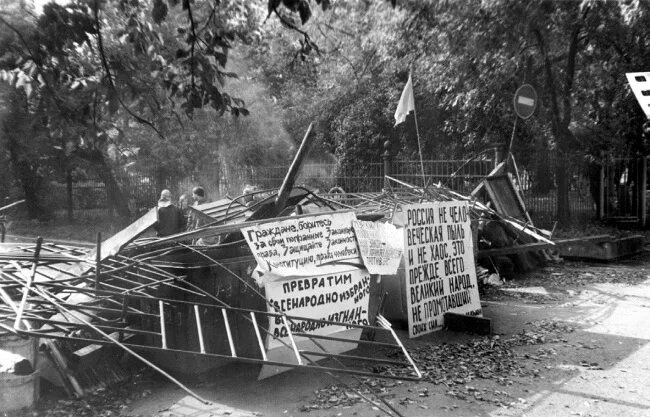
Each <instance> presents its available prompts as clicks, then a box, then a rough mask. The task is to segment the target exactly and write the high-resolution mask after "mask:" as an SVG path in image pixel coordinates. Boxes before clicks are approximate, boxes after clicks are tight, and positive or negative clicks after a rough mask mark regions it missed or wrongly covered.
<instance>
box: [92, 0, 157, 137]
mask: <svg viewBox="0 0 650 417" xmlns="http://www.w3.org/2000/svg"><path fill="white" fill-rule="evenodd" d="M93 14H94V17H95V27H96V29H97V49H98V50H99V58H100V61H101V63H102V67H103V68H104V71H105V72H106V78H107V79H108V87H109V89H111V91H113V93H114V94H115V97H117V100H118V101H119V103H120V105H121V106H122V108H123V109H124V110H125V111H126V112H127V113H128V114H129V115H130V116H131V117H133V118H134V119H135V120H136V121H137V122H139V123H142V124H145V125H147V126H149V127H150V128H151V129H153V131H154V132H156V133H157V134H158V136H159V137H160V138H161V139H165V136H164V135H163V134H162V133H161V132H160V130H158V129H157V128H156V126H155V125H154V124H153V123H152V122H150V121H149V120H147V119H145V118H143V117H140V116H138V115H137V114H135V113H134V112H133V111H132V110H131V109H129V108H128V106H127V105H126V104H125V103H124V101H122V97H120V95H119V93H118V91H117V89H116V88H115V84H114V83H113V76H112V74H111V69H110V66H109V65H108V60H107V59H106V52H105V51H104V40H103V38H102V30H101V23H100V20H99V0H95V2H94V7H93Z"/></svg>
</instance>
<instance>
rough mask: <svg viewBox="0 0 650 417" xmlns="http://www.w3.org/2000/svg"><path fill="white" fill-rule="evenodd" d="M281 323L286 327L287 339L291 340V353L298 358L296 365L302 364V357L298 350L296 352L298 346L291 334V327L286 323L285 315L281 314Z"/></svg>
mask: <svg viewBox="0 0 650 417" xmlns="http://www.w3.org/2000/svg"><path fill="white" fill-rule="evenodd" d="M282 325H283V326H284V328H285V329H287V335H289V340H290V341H291V347H292V348H293V353H294V354H295V355H296V359H297V360H298V365H302V358H301V357H300V352H298V346H296V341H295V340H293V334H292V333H291V328H290V327H289V325H288V324H287V317H286V316H282Z"/></svg>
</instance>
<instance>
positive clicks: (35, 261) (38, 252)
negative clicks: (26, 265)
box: [14, 236, 43, 330]
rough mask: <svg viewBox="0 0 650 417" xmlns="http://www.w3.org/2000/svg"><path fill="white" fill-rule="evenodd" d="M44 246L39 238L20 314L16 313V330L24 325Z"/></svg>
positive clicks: (19, 310) (24, 289)
mask: <svg viewBox="0 0 650 417" xmlns="http://www.w3.org/2000/svg"><path fill="white" fill-rule="evenodd" d="M42 244H43V238H42V237H40V236H39V237H38V238H37V239H36V250H35V251H34V263H33V264H32V271H31V273H30V275H29V276H28V277H27V282H26V284H25V287H24V288H23V298H22V299H21V300H20V305H19V306H18V312H17V313H16V321H15V322H14V328H15V329H16V330H20V325H21V323H22V318H23V312H24V311H25V304H26V303H27V296H28V295H29V289H30V287H31V286H32V282H33V281H34V277H35V276H36V268H37V267H38V257H39V255H40V253H41V245H42Z"/></svg>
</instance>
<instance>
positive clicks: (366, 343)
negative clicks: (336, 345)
mask: <svg viewBox="0 0 650 417" xmlns="http://www.w3.org/2000/svg"><path fill="white" fill-rule="evenodd" d="M378 329H379V330H386V329H384V328H383V327H378ZM293 334H294V336H301V337H307V338H309V339H322V340H331V341H334V342H347V343H360V344H364V345H371V346H383V347H391V348H397V347H399V346H398V345H395V344H392V343H385V342H375V341H372V340H352V339H345V338H342V337H334V336H325V335H320V334H311V333H303V332H294V333H293Z"/></svg>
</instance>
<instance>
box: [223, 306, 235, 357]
mask: <svg viewBox="0 0 650 417" xmlns="http://www.w3.org/2000/svg"><path fill="white" fill-rule="evenodd" d="M221 314H222V315H223V323H224V324H225V326H226V334H227V335H228V344H229V345H230V353H231V356H232V357H233V358H236V357H237V352H235V344H234V342H233V339H232V334H231V333H230V323H229V322H228V314H227V313H226V309H225V308H221Z"/></svg>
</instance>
